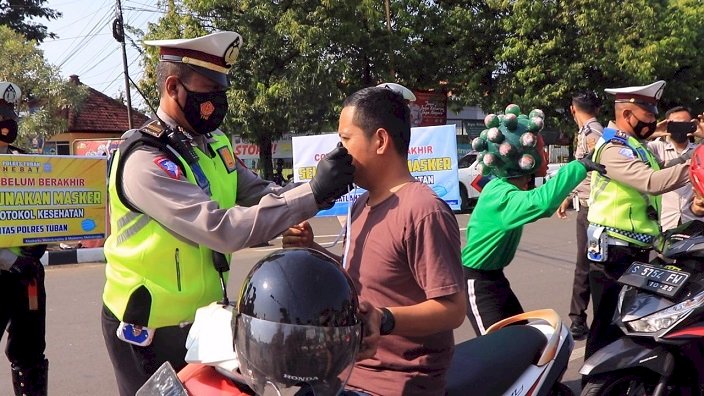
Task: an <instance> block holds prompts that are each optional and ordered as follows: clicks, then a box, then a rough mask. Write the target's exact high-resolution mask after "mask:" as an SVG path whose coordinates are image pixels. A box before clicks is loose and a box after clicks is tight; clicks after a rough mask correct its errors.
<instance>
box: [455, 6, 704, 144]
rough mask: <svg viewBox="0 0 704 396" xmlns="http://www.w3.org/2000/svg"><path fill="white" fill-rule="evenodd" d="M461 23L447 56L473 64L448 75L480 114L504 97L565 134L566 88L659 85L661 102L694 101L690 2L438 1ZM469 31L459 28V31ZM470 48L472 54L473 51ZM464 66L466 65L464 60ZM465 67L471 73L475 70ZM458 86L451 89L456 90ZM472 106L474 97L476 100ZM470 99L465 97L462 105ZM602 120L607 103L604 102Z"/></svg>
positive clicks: (700, 31) (703, 30) (696, 11)
mask: <svg viewBox="0 0 704 396" xmlns="http://www.w3.org/2000/svg"><path fill="white" fill-rule="evenodd" d="M442 3H443V5H444V6H445V8H446V9H447V10H448V12H449V13H450V15H454V16H455V18H457V20H464V21H465V23H464V25H463V26H461V27H459V28H457V29H456V30H455V31H456V32H457V35H458V37H459V38H458V39H457V41H456V42H455V43H454V45H455V48H457V49H459V50H458V51H457V52H460V50H461V51H469V52H470V54H472V55H475V56H476V54H477V52H480V54H479V59H480V62H478V64H477V62H476V60H474V61H470V62H472V63H475V65H474V67H471V68H466V67H465V68H459V70H458V73H454V76H455V78H459V80H460V81H455V82H453V83H454V84H455V85H460V86H462V85H465V86H466V87H467V89H468V90H470V91H474V92H473V93H472V92H468V93H467V94H466V98H471V99H474V100H476V102H478V103H480V104H481V106H482V108H483V109H484V110H485V111H486V112H496V111H501V110H502V109H503V108H504V107H505V106H506V105H507V104H508V103H512V102H515V103H519V104H521V105H522V106H523V107H525V108H526V109H529V108H533V107H540V108H542V109H543V110H544V111H545V112H546V115H547V116H548V118H549V119H548V124H547V125H548V126H549V127H552V128H557V129H558V130H563V131H574V130H575V129H576V128H575V127H574V123H573V121H572V120H571V117H569V111H568V108H569V104H570V102H569V99H570V94H571V93H573V92H575V91H578V90H582V89H591V90H594V91H595V92H596V93H597V94H599V95H601V96H602V97H603V98H604V99H605V101H604V102H605V103H609V100H608V99H611V98H608V97H607V96H606V94H604V91H603V90H604V88H607V87H618V86H628V85H641V84H647V83H651V82H653V81H655V80H658V79H664V80H666V81H667V82H668V86H667V88H666V89H665V92H664V96H663V99H662V100H661V104H662V105H661V107H664V108H667V107H669V106H670V105H674V104H695V103H696V104H700V102H699V101H698V96H699V94H698V93H699V92H701V89H702V88H704V87H702V81H703V80H702V77H704V76H702V73H704V70H702V68H701V67H697V66H696V65H697V60H698V59H701V58H702V55H704V53H703V52H702V49H701V47H700V46H699V45H698V43H700V42H701V40H702V39H704V37H703V36H702V35H704V26H702V24H703V23H704V22H703V21H701V18H699V17H698V15H701V12H702V11H704V4H701V2H699V1H696V0H678V1H663V0H629V1H622V2H612V1H608V0H598V1H595V0H570V1H564V0H544V1H534V0H488V1H452V2H450V1H445V2H442ZM463 29H464V31H465V32H474V33H476V34H464V36H462V34H461V32H462V30H463ZM473 49H474V51H473ZM470 65H471V63H470ZM473 69H475V70H477V71H478V73H477V72H475V71H474V70H473ZM460 92H461V91H460ZM476 102H475V103H476ZM469 103H471V102H469ZM604 110H606V114H605V116H606V118H608V117H610V116H612V111H613V107H612V106H605V107H604Z"/></svg>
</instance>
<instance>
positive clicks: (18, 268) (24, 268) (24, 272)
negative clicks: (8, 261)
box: [10, 256, 44, 284]
mask: <svg viewBox="0 0 704 396" xmlns="http://www.w3.org/2000/svg"><path fill="white" fill-rule="evenodd" d="M10 272H11V273H13V274H15V275H17V277H19V279H20V281H21V282H22V283H23V284H29V283H30V282H31V281H32V280H35V279H42V278H43V277H44V266H43V265H42V263H40V262H39V260H38V259H36V258H33V257H26V256H19V257H17V260H15V263H14V264H13V265H12V267H10Z"/></svg>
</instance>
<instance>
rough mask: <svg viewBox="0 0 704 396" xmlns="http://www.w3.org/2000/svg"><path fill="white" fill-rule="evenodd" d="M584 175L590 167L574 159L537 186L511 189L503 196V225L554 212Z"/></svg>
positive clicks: (533, 218) (525, 221)
mask: <svg viewBox="0 0 704 396" xmlns="http://www.w3.org/2000/svg"><path fill="white" fill-rule="evenodd" d="M585 177H587V171H586V169H585V168H584V165H582V164H581V163H579V161H572V162H570V163H569V164H567V165H565V166H563V167H562V168H560V170H559V171H558V172H557V174H556V175H555V177H553V178H551V179H550V180H548V181H547V182H546V183H545V184H543V185H542V186H540V187H538V188H534V189H532V190H530V191H523V190H519V189H515V190H512V191H510V192H509V193H508V194H506V197H505V198H504V210H502V211H501V214H502V220H503V223H504V227H506V228H515V227H519V226H523V225H525V224H528V223H532V222H534V221H536V220H538V219H541V218H544V217H550V216H552V214H553V213H555V211H556V210H557V208H558V207H559V206H560V204H561V203H562V201H564V200H565V198H567V196H568V195H569V194H570V193H571V192H572V190H574V188H575V187H577V185H578V184H579V183H580V182H581V181H582V180H584V178H585Z"/></svg>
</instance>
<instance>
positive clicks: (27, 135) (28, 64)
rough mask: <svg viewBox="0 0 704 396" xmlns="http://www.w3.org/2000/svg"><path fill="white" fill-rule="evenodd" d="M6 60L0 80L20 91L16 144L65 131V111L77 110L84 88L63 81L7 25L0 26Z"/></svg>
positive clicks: (32, 43) (33, 43)
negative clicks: (19, 117)
mask: <svg viewBox="0 0 704 396" xmlns="http://www.w3.org/2000/svg"><path fill="white" fill-rule="evenodd" d="M0 42H1V43H3V47H2V51H3V57H4V58H5V59H11V60H12V62H0V81H10V82H13V83H15V84H17V85H18V86H19V87H20V89H21V90H22V97H21V103H20V105H19V108H18V109H17V110H19V112H20V116H21V119H20V123H19V126H20V132H19V137H18V144H19V145H24V146H26V145H27V142H28V141H29V140H31V139H32V138H33V137H35V136H42V137H44V138H49V137H51V136H52V135H54V134H56V133H59V132H63V131H65V130H66V124H67V118H66V111H67V110H68V109H69V108H70V107H73V108H77V107H78V106H79V105H80V103H81V102H82V100H83V99H84V98H85V96H86V94H87V92H86V88H85V87H79V86H76V85H73V84H69V83H68V82H67V81H63V80H62V79H61V77H60V75H59V71H58V69H57V68H56V67H54V66H51V65H50V64H48V63H47V61H46V60H45V59H44V55H43V54H42V52H41V51H40V50H39V49H38V48H37V43H36V41H34V40H28V39H26V38H25V37H24V36H22V35H21V34H19V33H17V32H15V31H13V30H11V29H10V28H8V27H6V26H0Z"/></svg>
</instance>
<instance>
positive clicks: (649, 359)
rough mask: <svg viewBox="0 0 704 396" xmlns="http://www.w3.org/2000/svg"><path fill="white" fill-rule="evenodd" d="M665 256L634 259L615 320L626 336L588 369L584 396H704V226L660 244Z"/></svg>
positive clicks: (684, 229) (688, 226)
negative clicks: (647, 261) (636, 260)
mask: <svg viewBox="0 0 704 396" xmlns="http://www.w3.org/2000/svg"><path fill="white" fill-rule="evenodd" d="M654 245H655V246H654V247H655V248H656V250H657V251H660V252H663V256H664V259H661V258H656V259H654V260H651V261H650V262H649V263H639V262H634V263H632V264H631V266H630V267H629V268H628V270H627V271H626V272H625V273H624V275H623V276H622V277H621V278H619V282H620V283H622V284H623V285H624V286H623V288H622V289H621V293H620V295H619V299H618V306H617V310H616V313H615V315H614V321H615V323H616V324H617V325H618V326H619V328H620V329H621V330H622V331H623V337H621V338H620V339H618V340H616V341H614V342H613V343H611V344H609V345H607V346H605V347H604V348H602V349H600V350H598V351H597V352H596V353H594V355H592V356H591V357H590V358H589V359H587V361H586V362H585V363H584V366H582V369H581V370H580V373H581V374H582V375H586V376H589V377H588V381H587V383H586V385H585V386H584V388H583V390H582V395H591V396H595V395H655V396H658V395H672V394H676V395H701V394H702V391H703V390H704V388H703V387H702V385H703V384H704V271H702V269H703V267H702V266H701V262H702V257H704V223H702V222H700V221H696V220H695V221H692V222H689V223H685V224H683V225H681V226H680V227H678V228H676V229H674V230H669V231H667V232H665V233H664V234H663V235H662V236H661V237H660V238H658V239H657V240H656V243H654Z"/></svg>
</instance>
